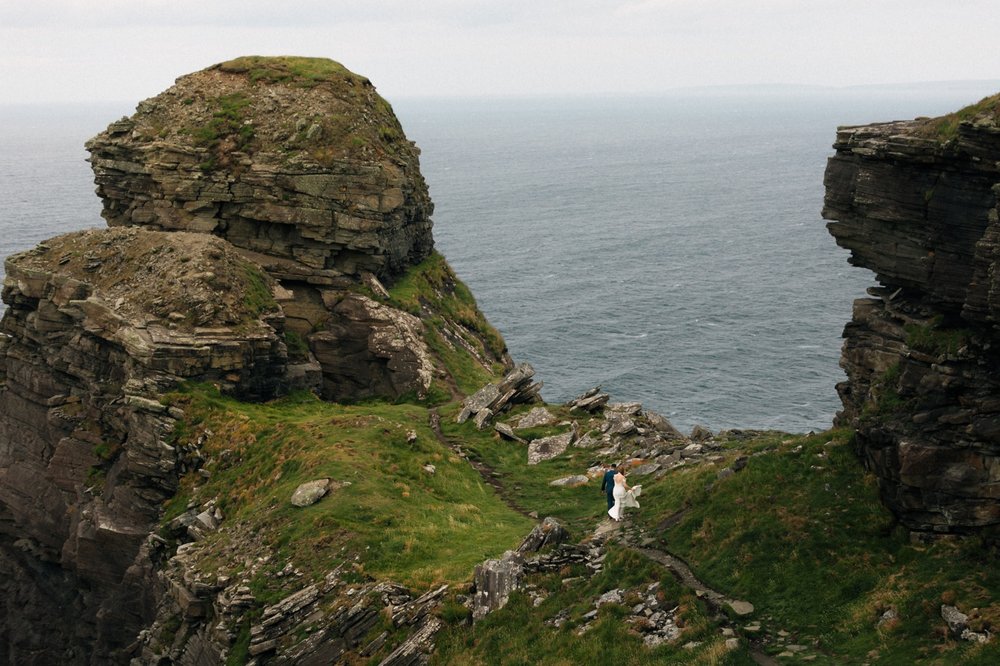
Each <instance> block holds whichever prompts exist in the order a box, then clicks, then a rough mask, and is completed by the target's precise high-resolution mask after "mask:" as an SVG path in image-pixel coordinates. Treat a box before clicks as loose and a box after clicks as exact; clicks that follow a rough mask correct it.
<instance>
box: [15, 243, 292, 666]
mask: <svg viewBox="0 0 1000 666" xmlns="http://www.w3.org/2000/svg"><path fill="white" fill-rule="evenodd" d="M6 270H7V277H6V280H5V285H4V290H3V298H4V301H5V302H6V303H7V304H8V306H9V308H8V310H7V312H6V314H5V316H4V318H3V321H2V324H0V331H2V333H0V336H2V337H0V352H2V355H0V360H2V362H0V415H2V417H0V570H2V571H3V573H4V575H3V576H2V578H0V589H2V590H3V592H4V594H3V599H4V600H5V609H4V610H5V613H4V620H5V621H4V622H3V623H2V626H3V630H4V635H3V637H2V639H3V640H2V644H0V654H3V655H4V656H6V657H7V659H6V660H5V661H7V662H9V663H72V662H77V663H82V662H83V661H85V660H86V659H89V658H92V659H93V660H94V661H95V662H101V661H107V660H110V661H115V660H116V655H117V654H118V651H119V650H121V649H123V648H125V647H127V645H128V643H130V642H131V640H133V638H134V636H135V635H136V633H137V632H138V630H139V629H140V628H141V627H142V626H143V625H144V624H145V623H146V622H148V621H149V619H150V613H151V611H152V609H153V607H154V606H153V603H154V601H153V600H154V597H155V587H154V586H150V585H148V581H147V580H146V578H147V576H146V574H147V573H148V570H149V569H150V567H151V563H150V561H149V559H148V557H146V556H145V552H144V550H143V545H144V543H145V541H146V538H147V536H148V534H149V531H150V526H151V525H152V524H154V523H155V522H156V520H157V519H158V516H159V513H160V510H161V504H162V502H163V501H164V500H165V499H166V498H168V497H170V496H171V495H172V494H173V492H174V490H175V488H176V484H177V478H178V475H179V474H180V473H181V472H183V471H184V469H185V461H184V459H183V456H181V455H179V454H178V452H177V451H176V450H175V449H174V448H173V447H172V446H170V445H169V444H168V443H167V442H168V440H169V437H170V435H171V433H172V431H173V428H174V424H175V422H176V419H177V417H179V416H180V414H179V413H178V412H177V411H176V410H171V409H169V408H168V407H166V406H165V405H163V404H161V403H160V402H159V396H160V395H161V394H162V393H163V392H164V391H168V390H170V389H172V388H175V387H176V386H177V385H178V383H179V382H180V381H181V380H183V379H188V378H191V379H198V380H211V381H215V382H217V383H219V384H220V385H221V386H224V387H228V389H229V390H230V391H231V392H233V393H235V394H238V395H243V396H246V397H250V398H266V397H271V396H273V395H275V394H277V393H279V392H281V391H283V390H286V389H287V387H288V381H289V380H288V373H287V369H288V358H287V353H286V348H285V344H284V339H283V336H282V325H283V321H282V316H281V313H280V310H279V309H278V307H277V304H276V303H275V302H274V300H273V298H271V295H270V283H271V281H270V279H269V278H268V277H267V275H266V274H264V273H263V272H262V271H261V270H260V269H259V267H255V266H253V265H251V264H249V263H248V262H246V261H245V260H244V259H242V258H241V257H240V256H239V255H238V254H237V253H236V252H235V250H234V249H233V248H232V247H231V246H229V245H228V244H227V243H225V242H224V241H222V240H220V239H217V238H212V237H210V236H205V235H202V234H164V233H162V232H152V231H143V230H139V229H130V230H121V229H118V230H106V231H85V232H79V233H73V234H69V235H66V236H61V237H58V238H55V239H52V240H50V241H48V242H47V243H43V244H41V245H39V246H38V247H36V248H35V249H34V250H31V251H29V252H26V253H23V254H20V255H16V256H13V257H10V258H9V259H8V260H7V262H6ZM60 618H61V619H62V621H64V622H65V623H66V624H67V625H69V626H72V627H73V628H74V632H73V634H72V635H66V634H53V633H52V632H51V629H52V627H53V621H55V623H56V624H58V623H59V620H60ZM83 645H88V646H90V649H89V650H84V649H83V648H82V647H81V646H83ZM90 650H93V652H90Z"/></svg>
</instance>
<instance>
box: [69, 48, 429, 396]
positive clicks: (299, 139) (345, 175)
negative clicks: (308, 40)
mask: <svg viewBox="0 0 1000 666" xmlns="http://www.w3.org/2000/svg"><path fill="white" fill-rule="evenodd" d="M87 149H88V150H89V151H90V153H91V158H90V162H91V165H92V166H93V169H94V179H95V182H96V183H97V193H98V195H99V196H100V197H101V199H102V201H103V203H104V210H103V213H102V214H103V216H104V218H105V219H106V220H107V221H108V224H109V225H111V226H141V227H145V228H150V229H156V230H166V231H177V230H183V231H193V232H199V233H208V234H213V235H216V236H219V237H221V238H224V239H226V240H227V241H229V242H230V243H232V244H233V245H234V246H236V247H237V248H240V250H241V251H242V252H243V253H244V255H245V256H246V257H247V258H248V259H250V260H251V261H254V262H255V263H257V264H259V265H261V266H262V267H263V268H264V269H265V270H266V271H267V272H268V273H269V274H270V275H271V276H272V277H274V278H275V279H277V280H278V281H279V282H280V284H281V287H282V289H283V293H282V294H280V295H279V298H280V299H281V301H282V307H283V311H284V312H285V315H286V326H287V328H288V330H289V331H290V332H291V333H292V334H294V335H296V336H298V337H299V338H301V339H302V340H303V341H304V342H305V344H306V345H307V346H308V347H309V351H310V352H311V353H312V354H313V355H314V357H315V359H316V360H318V362H319V363H320V366H321V368H322V374H323V378H324V382H323V395H324V397H325V398H328V399H332V400H344V399H359V398H367V397H379V396H388V397H399V396H401V395H403V394H407V393H415V394H418V395H425V394H426V392H427V390H428V388H429V386H430V378H429V374H428V367H429V362H428V355H429V352H428V350H427V348H426V345H425V344H424V341H423V340H422V335H421V327H420V325H419V322H417V321H416V320H415V318H413V317H410V316H409V315H407V314H406V313H402V312H399V311H398V310H393V309H392V308H386V307H383V306H380V305H378V304H376V303H374V302H373V301H371V299H366V298H364V297H363V296H362V295H359V294H357V293H356V289H357V288H358V287H359V286H360V285H365V286H366V287H367V288H368V289H369V290H370V291H372V292H374V293H376V294H378V293H380V292H382V293H384V291H385V290H384V287H383V286H382V283H383V282H387V283H391V282H392V281H393V280H394V279H396V278H397V277H399V276H400V275H401V274H403V273H404V272H405V271H406V270H407V269H409V268H410V267H412V266H414V265H415V264H418V263H419V262H420V261H422V260H424V259H426V258H427V257H428V256H429V255H430V254H431V252H432V250H433V247H434V241H433V237H432V235H431V227H432V223H431V213H432V212H433V204H432V203H431V200H430V197H429V195H428V192H427V185H426V183H425V182H424V179H423V177H422V176H421V174H420V167H419V159H418V155H419V150H418V149H417V147H416V146H415V145H414V144H413V143H412V142H411V141H408V140H407V139H406V136H405V135H404V134H403V130H402V128H401V127H400V125H399V121H398V120H397V119H396V117H395V115H394V114H393V112H392V108H391V107H390V106H389V104H388V103H387V102H386V101H385V100H384V99H382V97H380V96H379V95H378V93H376V92H375V88H374V86H372V84H371V82H370V81H368V79H366V78H364V77H362V76H358V75H357V74H354V73H352V72H350V71H348V70H347V69H345V68H344V67H343V66H341V65H340V64H338V63H335V62H333V61H331V60H326V59H320V58H293V57H282V58H261V57H244V58H238V59H236V60H232V61H229V62H225V63H220V64H218V65H214V66H212V67H209V68H208V69H205V70H202V71H200V72H195V73H193V74H189V75H187V76H183V77H181V78H179V79H178V80H177V82H176V84H175V85H174V86H173V87H171V88H169V89H168V90H166V91H164V92H163V93H161V94H160V95H157V96H156V97H153V98H152V99H148V100H145V101H143V102H142V103H140V104H139V106H138V108H137V110H136V113H135V114H134V115H133V116H132V117H130V118H123V119H121V120H119V121H117V122H114V123H112V124H111V125H109V126H108V128H107V130H105V131H104V132H102V133H101V134H99V135H97V136H96V137H94V138H93V139H91V140H90V141H89V142H88V143H87ZM400 341H402V342H400Z"/></svg>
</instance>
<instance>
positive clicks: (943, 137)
mask: <svg viewBox="0 0 1000 666" xmlns="http://www.w3.org/2000/svg"><path fill="white" fill-rule="evenodd" d="M963 122H985V123H989V124H991V125H993V126H994V127H996V126H997V125H998V124H1000V95H991V96H990V97H984V98H983V99H981V100H979V101H978V102H976V103H975V104H970V105H969V106H966V107H965V108H962V109H959V110H958V111H955V112H954V113H949V114H947V115H944V116H941V117H939V118H931V119H929V120H926V121H924V122H923V123H922V125H921V127H920V128H919V131H920V133H921V134H922V135H924V136H926V137H928V138H932V139H937V140H939V141H948V140H949V139H953V138H955V136H957V135H958V127H959V125H961V124H962V123H963Z"/></svg>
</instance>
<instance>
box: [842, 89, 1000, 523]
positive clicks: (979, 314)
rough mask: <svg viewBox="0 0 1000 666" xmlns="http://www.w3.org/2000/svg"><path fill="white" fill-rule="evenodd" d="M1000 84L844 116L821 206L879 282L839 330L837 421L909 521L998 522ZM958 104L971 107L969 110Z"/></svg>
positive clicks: (891, 502) (898, 512) (853, 258)
mask: <svg viewBox="0 0 1000 666" xmlns="http://www.w3.org/2000/svg"><path fill="white" fill-rule="evenodd" d="M996 110H997V98H992V99H987V100H984V101H983V102H981V103H980V104H979V105H976V106H975V107H970V108H969V109H966V110H964V111H963V112H960V113H959V114H956V115H954V116H950V117H945V118H940V119H919V120H914V121H906V122H893V123H883V124H876V125H868V126H864V127H842V128H840V129H839V130H838V132H837V141H836V143H835V144H834V148H835V149H836V151H837V152H836V154H835V155H834V156H833V157H831V158H830V161H829V164H828V166H827V170H826V179H825V183H826V201H825V207H824V210H823V216H824V217H825V218H827V219H829V220H831V222H830V223H829V224H828V228H829V230H830V233H831V234H833V236H834V237H835V238H836V239H837V243H838V244H839V245H841V246H843V247H845V248H848V249H849V250H851V263H853V264H855V265H858V266H863V267H865V268H869V269H871V270H873V271H875V273H876V276H877V279H878V281H879V282H880V283H881V286H880V287H878V288H873V289H870V290H869V293H870V295H871V298H863V299H859V300H857V301H855V304H854V316H853V319H852V321H851V323H849V324H848V325H847V327H846V328H845V331H844V337H845V339H846V340H845V343H844V350H843V356H842V360H841V365H842V366H843V367H844V369H845V370H846V371H847V375H848V380H847V381H846V382H844V383H842V384H841V385H839V386H838V390H839V392H840V396H841V400H842V402H843V405H844V410H843V411H842V412H841V413H840V415H839V417H838V418H839V422H840V423H842V424H850V425H853V426H855V427H856V428H857V445H858V448H859V451H860V453H861V455H862V457H863V458H864V460H865V461H866V463H867V464H868V465H869V466H870V467H871V469H872V470H874V472H875V473H876V474H877V476H878V477H879V480H880V486H881V491H882V496H883V498H884V500H885V501H886V503H887V504H888V506H889V507H890V508H892V510H893V511H894V512H895V513H896V515H897V516H899V518H900V520H901V521H902V522H903V524H905V525H906V526H908V527H910V528H911V529H914V530H918V531H925V532H933V533H955V532H958V533H967V532H979V533H985V534H987V535H990V536H991V538H994V539H995V538H996V537H997V534H998V527H1000V493H998V491H997V488H1000V461H998V453H1000V374H998V371H1000V358H998V355H997V349H998V347H997V342H1000V339H998V329H997V324H998V322H1000V318H998V317H1000V271H998V270H997V260H998V258H1000V221H998V199H997V197H998V194H1000V126H998V122H997V113H996ZM963 118H964V120H962V119H963Z"/></svg>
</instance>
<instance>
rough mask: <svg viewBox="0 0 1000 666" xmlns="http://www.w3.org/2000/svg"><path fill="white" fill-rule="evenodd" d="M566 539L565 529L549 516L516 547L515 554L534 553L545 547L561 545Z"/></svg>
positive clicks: (567, 536)
mask: <svg viewBox="0 0 1000 666" xmlns="http://www.w3.org/2000/svg"><path fill="white" fill-rule="evenodd" d="M568 538H569V533H568V532H567V531H566V528H564V527H563V526H562V524H561V523H560V522H559V521H558V520H556V519H555V518H553V517H551V516H549V517H547V518H545V520H543V521H542V522H541V523H539V524H538V525H535V527H534V529H532V530H531V533H530V534H528V536H526V537H525V538H524V541H522V542H521V545H520V546H518V547H517V552H519V553H536V552H538V551H539V550H541V549H542V548H544V547H546V546H554V545H556V544H560V543H563V542H565V541H566V540H567V539H568Z"/></svg>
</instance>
